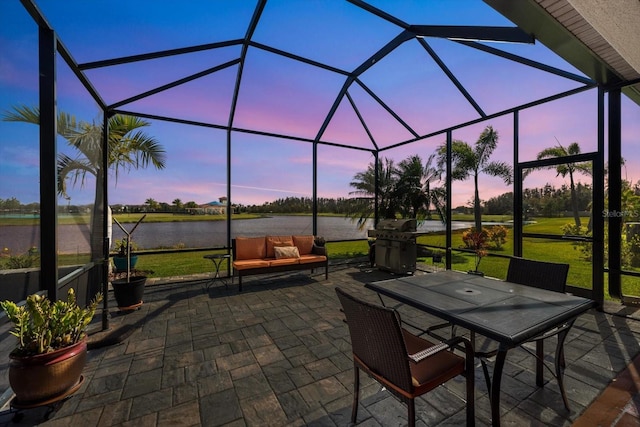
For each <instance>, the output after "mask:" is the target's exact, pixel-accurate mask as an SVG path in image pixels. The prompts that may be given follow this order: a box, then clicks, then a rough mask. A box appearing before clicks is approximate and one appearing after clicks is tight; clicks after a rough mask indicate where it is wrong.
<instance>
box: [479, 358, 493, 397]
mask: <svg viewBox="0 0 640 427" xmlns="http://www.w3.org/2000/svg"><path fill="white" fill-rule="evenodd" d="M480 363H481V364H482V372H483V373H484V381H485V382H486V383H487V393H488V394H489V399H491V377H490V376H489V368H488V367H487V361H486V360H484V358H480Z"/></svg>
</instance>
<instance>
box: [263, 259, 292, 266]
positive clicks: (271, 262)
mask: <svg viewBox="0 0 640 427" xmlns="http://www.w3.org/2000/svg"><path fill="white" fill-rule="evenodd" d="M296 264H298V258H280V259H272V260H269V267H276V266H278V265H296Z"/></svg>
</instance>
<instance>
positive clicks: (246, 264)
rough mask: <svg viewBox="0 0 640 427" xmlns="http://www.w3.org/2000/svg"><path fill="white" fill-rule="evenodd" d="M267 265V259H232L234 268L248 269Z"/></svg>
mask: <svg viewBox="0 0 640 427" xmlns="http://www.w3.org/2000/svg"><path fill="white" fill-rule="evenodd" d="M266 267H269V261H266V260H263V259H248V260H244V261H233V268H235V269H236V270H249V269H252V268H266Z"/></svg>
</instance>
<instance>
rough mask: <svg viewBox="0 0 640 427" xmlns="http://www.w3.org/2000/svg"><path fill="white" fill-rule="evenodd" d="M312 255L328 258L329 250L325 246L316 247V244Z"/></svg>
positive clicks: (312, 249)
mask: <svg viewBox="0 0 640 427" xmlns="http://www.w3.org/2000/svg"><path fill="white" fill-rule="evenodd" d="M311 253H312V254H314V255H324V256H327V248H326V247H324V246H316V244H315V243H314V244H313V247H312V248H311Z"/></svg>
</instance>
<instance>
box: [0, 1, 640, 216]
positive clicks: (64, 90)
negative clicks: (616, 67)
mask: <svg viewBox="0 0 640 427" xmlns="http://www.w3.org/2000/svg"><path fill="white" fill-rule="evenodd" d="M36 3H37V5H38V7H39V8H40V9H41V10H42V12H43V13H44V15H45V16H46V18H47V20H48V22H49V23H50V24H51V25H52V26H53V28H54V29H55V30H56V31H57V33H58V35H59V37H60V39H61V40H62V42H63V43H64V45H65V46H66V47H67V48H68V49H69V51H70V52H71V54H72V55H73V57H74V59H75V60H76V61H77V62H78V63H80V64H82V63H87V62H92V61H97V60H103V59H111V58H118V57H124V56H128V55H135V54H140V53H147V52H153V51H161V50H167V49H174V48H181V47H188V46H193V45H200V44H206V43H213V42H221V41H226V40H233V39H238V38H241V37H243V36H244V35H245V33H246V29H247V25H248V23H249V21H250V19H251V16H252V14H253V12H254V8H255V1H244V0H230V1H189V2H185V3H180V7H179V8H178V7H176V5H177V2H174V1H168V0H161V1H158V0H146V1H134V2H131V1H127V2H124V1H114V0H110V1H89V2H88V1H86V0H65V1H59V0H38V1H37V2H36ZM370 3H371V4H372V5H374V6H375V7H377V8H379V9H381V10H383V11H385V12H387V13H390V14H392V15H394V16H396V17H397V18H399V19H401V20H403V21H405V22H407V23H409V24H431V25H504V26H511V25H513V24H511V23H510V22H509V21H508V20H506V18H504V17H502V16H501V15H500V14H498V13H497V12H495V11H494V10H493V9H491V8H490V7H489V6H487V5H486V4H484V3H483V2H482V1H480V0H450V1H442V0H437V1H436V0H434V1H426V0H416V1H405V0H402V1H393V0H389V1H371V2H370ZM124 11H126V13H124ZM0 24H1V25H0V112H1V113H4V112H6V111H8V110H10V109H11V107H12V106H15V105H23V104H24V105H28V106H37V102H38V91H37V89H38V69H37V40H38V38H37V27H36V25H35V24H34V23H33V21H32V19H31V18H30V17H29V16H28V15H27V13H26V12H24V11H23V10H22V6H21V5H20V2H19V1H17V0H2V1H0ZM400 32H401V29H400V28H399V27H397V26H395V25H393V24H391V23H389V22H386V21H384V20H382V19H380V18H378V17H376V16H374V15H372V14H370V13H368V12H366V11H364V10H362V9H360V8H358V7H357V6H354V5H352V4H350V3H347V2H345V1H338V0H332V1H320V0H318V1H312V0H310V1H293V0H288V1H285V0H269V1H268V3H267V5H266V7H265V9H264V11H263V14H262V17H261V20H260V22H259V24H258V26H257V29H256V32H255V34H254V36H253V41H255V42H258V43H261V44H263V45H266V46H269V47H272V48H275V49H279V50H283V51H287V52H290V53H292V54H294V55H299V56H302V57H305V58H308V59H311V60H313V61H318V62H321V63H324V64H327V65H329V66H331V67H334V68H336V69H339V70H343V71H345V72H351V71H353V70H354V69H356V68H357V67H359V66H360V65H361V64H363V63H364V62H365V61H366V60H367V58H369V57H370V56H371V55H372V54H374V53H375V52H376V51H378V50H379V49H380V48H381V47H383V46H384V45H385V44H386V43H387V42H389V41H390V40H392V39H393V38H394V37H395V36H397V35H398V34H399V33H400ZM425 41H426V42H427V43H428V44H429V46H430V47H431V48H432V49H433V50H434V51H435V52H436V54H437V55H438V56H439V57H440V59H442V60H443V62H444V63H445V64H446V65H447V66H448V67H449V69H450V70H451V71H452V72H453V74H454V75H455V76H456V78H457V79H459V80H460V82H461V83H462V84H463V85H464V87H465V88H466V89H467V91H468V92H469V93H470V94H471V96H472V97H473V98H474V99H475V100H476V102H477V103H478V104H479V105H480V107H481V108H482V109H483V111H484V112H485V113H487V114H493V113H497V112H500V111H503V110H506V109H508V108H511V107H513V106H517V105H521V104H524V103H527V102H531V101H534V100H537V99H540V98H543V97H545V96H550V95H553V94H556V93H558V92H562V91H566V90H570V89H573V88H576V87H579V86H581V84H580V83H577V82H575V81H571V80H568V79H565V78H562V77H558V76H555V75H552V74H550V73H547V72H544V71H540V70H536V69H533V68H530V67H527V66H525V65H521V64H517V63H514V62H511V61H508V60H505V59H503V58H499V57H497V56H493V55H489V54H487V53H483V52H480V51H478V50H476V49H472V48H470V47H467V46H464V45H461V44H459V43H456V42H454V41H450V40H446V39H434V38H428V39H425ZM487 45H490V46H493V47H495V48H498V49H501V50H505V51H508V52H511V53H514V54H517V55H520V56H523V57H526V58H529V59H533V60H535V61H538V62H542V63H545V64H549V65H552V66H554V67H557V68H559V69H562V70H565V71H568V72H571V73H574V74H577V75H580V76H583V75H582V74H581V73H580V72H579V71H577V70H576V69H574V68H573V67H571V66H570V65H569V64H567V63H565V62H564V61H563V60H562V59H561V58H559V57H558V56H556V55H555V54H553V53H552V52H551V51H549V50H548V49H547V48H546V47H544V46H543V45H541V44H540V43H536V44H535V45H515V44H504V43H501V44H497V43H487ZM240 53H241V48H240V46H231V47H225V48H218V49H214V50H205V51H202V52H198V53H191V54H185V55H180V56H178V57H169V58H163V59H155V60H149V61H144V62H138V63H132V64H126V65H119V66H113V67H105V68H97V69H92V70H88V71H86V75H87V76H88V78H89V79H90V81H91V82H92V84H93V85H94V87H95V88H96V89H97V90H98V92H99V93H100V95H101V96H102V97H103V99H104V100H105V102H106V103H107V104H113V103H117V102H120V101H122V100H125V99H127V98H129V97H131V96H135V95H137V94H140V93H143V92H145V91H148V90H151V89H154V88H156V87H159V86H162V85H164V84H167V83H170V82H172V81H175V80H178V79H181V78H184V77H187V76H189V75H192V74H195V73H198V72H201V71H203V70H207V69H209V68H212V67H215V66H218V65H221V64H224V63H226V62H228V61H231V60H234V59H237V58H239V57H240ZM237 75H238V66H237V65H232V66H229V67H227V68H225V69H223V70H221V71H217V72H215V73H212V74H209V75H207V76H205V77H202V78H200V79H198V80H195V81H192V82H190V83H188V84H185V85H183V86H180V87H177V88H173V89H169V90H166V91H164V92H160V93H158V94H156V95H153V96H150V97H147V98H143V99H141V100H139V101H136V102H132V103H130V104H126V105H123V106H122V107H120V109H121V110H124V111H132V112H140V113H147V114H153V115H160V116H167V117H177V118H180V119H185V120H194V121H198V122H204V123H210V124H214V125H226V124H227V123H228V120H229V114H230V106H231V99H232V94H233V88H234V84H235V81H236V78H237ZM57 76H58V85H57V93H58V108H59V110H62V111H65V112H68V113H71V114H73V115H75V116H76V117H77V118H78V119H82V120H85V121H88V122H96V123H99V122H100V121H101V120H102V114H101V112H100V110H99V108H98V106H97V105H96V103H95V102H94V101H93V100H92V99H91V98H90V96H89V95H88V94H87V93H86V91H85V90H84V88H83V87H82V85H81V84H80V83H79V82H78V81H77V80H76V78H75V76H74V75H73V74H72V73H71V72H70V70H69V68H68V67H67V66H66V64H65V63H64V61H63V60H62V59H61V58H59V61H58V69H57ZM361 80H362V82H363V83H364V84H365V85H366V86H367V87H368V88H369V89H371V90H372V91H373V92H374V93H375V94H376V96H377V97H379V98H380V99H381V100H382V101H383V102H384V103H385V104H387V105H388V106H389V107H390V108H391V109H393V110H394V111H395V113H396V114H397V115H398V116H400V117H401V118H402V120H404V121H405V122H406V123H407V124H408V125H409V126H411V128H412V129H413V130H415V132H417V133H418V134H419V135H421V136H422V135H426V134H429V133H431V132H435V131H439V130H441V129H445V128H447V127H448V126H453V125H455V124H458V123H462V122H467V121H470V120H474V119H476V118H477V117H478V113H477V112H476V111H475V110H474V108H473V107H472V106H471V105H470V104H469V103H468V102H467V101H466V100H465V99H464V97H463V96H462V95H461V94H460V92H459V91H458V90H457V89H456V88H455V86H454V85H453V84H452V83H451V81H450V80H449V79H448V77H447V76H446V75H445V73H444V72H443V71H442V70H441V69H440V68H439V67H438V66H437V64H436V63H435V62H434V61H433V59H432V58H431V57H430V56H429V54H428V53H427V52H426V51H425V49H423V47H422V46H420V44H419V42H418V41H417V40H409V41H407V42H405V43H404V44H402V45H401V46H400V47H399V48H397V49H396V50H394V51H393V52H391V53H390V54H389V55H388V56H386V57H385V58H384V59H382V60H381V61H379V62H378V63H376V64H374V65H373V66H372V67H371V68H369V69H368V70H367V71H366V72H364V73H363V74H362V76H361ZM344 82H345V76H344V75H342V74H338V73H333V72H330V71H327V70H324V69H321V68H318V67H313V66H310V65H308V64H305V63H302V62H299V61H295V60H293V59H290V58H287V57H284V56H280V55H275V54H273V53H270V52H267V51H265V50H262V49H259V48H255V47H252V48H250V49H249V51H248V54H247V59H246V64H245V67H244V72H243V74H242V81H241V87H240V92H239V97H238V103H237V111H236V114H235V117H234V123H233V125H234V127H237V128H241V129H246V130H258V131H263V132H270V133H274V134H281V135H292V136H295V137H300V138H305V139H314V138H315V137H316V136H317V135H318V132H319V131H320V129H321V126H322V123H323V120H324V119H325V117H326V115H327V113H328V111H329V110H330V108H331V105H332V104H333V102H334V101H335V99H336V96H337V95H338V93H339V91H340V88H341V87H342V85H343V84H344ZM349 95H350V96H351V98H352V99H353V101H354V103H355V105H356V107H357V110H358V113H360V115H361V116H362V117H363V119H364V120H365V122H366V124H367V127H368V129H369V131H370V132H371V134H372V136H373V138H374V140H375V142H376V144H377V145H378V146H379V147H380V148H385V147H389V146H392V145H394V144H397V143H400V142H403V141H406V140H409V139H412V138H413V136H412V135H411V133H410V132H409V131H407V130H406V129H405V128H404V127H403V126H402V125H400V124H399V123H398V122H397V121H396V120H395V119H394V118H393V117H392V116H391V115H390V114H389V113H388V112H387V111H385V110H384V109H383V108H382V107H381V106H380V104H379V103H378V102H376V101H375V100H374V98H372V97H371V96H370V94H368V93H367V92H366V91H365V90H364V89H363V88H362V87H361V86H359V85H358V84H353V85H352V86H351V87H350V88H349ZM596 119H597V111H596V91H595V90H591V91H587V92H583V93H581V94H579V95H576V96H572V97H569V98H564V99H561V100H559V101H554V102H552V103H549V104H547V105H541V106H537V107H533V108H530V109H527V110H524V111H523V112H522V113H521V114H520V137H519V138H520V160H522V161H526V160H533V159H534V158H535V156H536V154H537V153H538V152H539V151H541V150H542V149H544V148H547V147H551V146H555V145H556V144H557V141H559V142H560V143H562V144H563V145H565V146H566V145H569V144H570V143H572V142H578V143H579V144H580V147H581V148H582V151H583V152H591V151H595V150H596V148H597V147H596V142H597V141H596V138H597V134H596V130H597V120H596ZM622 120H623V122H622V125H623V127H622V132H623V135H622V138H623V157H624V158H625V159H626V161H627V165H626V170H625V171H624V173H623V177H625V178H626V179H628V180H630V181H633V182H636V181H637V180H638V179H640V174H639V173H638V171H640V160H639V159H640V157H639V155H638V154H637V153H640V107H638V106H637V105H636V104H634V103H632V102H631V101H629V100H628V99H627V98H626V97H623V119H622ZM151 123H152V124H151V126H150V127H148V128H146V129H145V132H147V133H148V134H150V135H153V136H154V137H155V138H156V139H157V140H158V141H159V142H160V143H161V144H162V145H163V146H164V147H165V149H166V152H167V167H166V169H164V170H161V171H156V170H153V169H147V170H137V171H136V170H132V171H130V172H129V173H128V174H122V175H120V176H119V177H118V181H117V184H116V183H115V180H112V186H111V188H110V190H109V191H110V192H109V202H110V204H143V203H144V202H145V200H146V199H148V198H153V199H155V200H157V201H159V202H167V203H169V204H171V203H172V201H173V200H174V199H178V198H179V199H181V200H182V202H187V201H195V202H196V203H198V204H201V203H206V202H209V201H212V200H217V199H218V198H219V197H221V196H225V195H226V177H227V171H226V156H227V153H226V132H225V131H223V130H217V129H211V128H205V127H200V126H188V125H183V124H175V123H169V122H164V121H158V120H154V121H152V122H151ZM488 125H491V126H493V127H494V129H496V130H497V131H498V133H499V135H500V142H499V144H498V150H497V151H496V153H495V154H494V157H493V159H495V160H504V161H507V162H509V163H512V161H513V149H512V141H513V116H512V115H505V116H502V117H498V118H496V119H492V120H487V121H485V122H481V123H478V124H475V125H472V126H467V127H465V128H463V129H460V130H456V131H455V132H454V133H453V137H454V139H461V140H464V141H467V142H469V143H470V144H473V143H474V142H475V141H476V139H477V138H478V136H479V135H480V133H481V132H482V130H483V129H484V128H485V127H486V126H488ZM320 139H321V141H326V142H331V143H337V144H342V145H345V146H353V147H358V148H366V149H369V150H371V149H373V148H374V146H373V144H372V142H371V140H370V138H369V136H368V135H367V133H366V131H365V129H364V128H363V126H362V125H361V124H360V121H359V119H358V116H357V114H356V112H355V110H354V108H353V107H352V106H351V104H350V103H349V101H348V100H347V99H346V98H345V99H343V100H342V102H341V103H340V106H339V107H338V109H337V112H336V114H335V116H334V118H333V119H332V120H331V122H330V123H329V125H328V126H327V129H326V131H325V132H324V133H323V134H322V135H321V137H320ZM232 140H233V148H232V167H231V175H232V183H233V185H232V189H231V191H232V198H231V201H232V203H240V204H261V203H263V202H265V201H272V200H275V199H277V198H284V197H288V196H293V197H311V195H312V171H311V164H312V144H311V143H309V142H306V141H294V140H288V139H282V138H274V137H266V136H258V135H253V134H250V133H242V132H233V134H232ZM444 140H445V135H444V134H440V135H437V136H435V137H431V138H428V139H424V140H421V141H418V142H415V143H411V144H407V145H404V146H401V147H399V148H394V149H390V150H385V151H383V152H382V153H381V157H388V158H392V159H394V160H395V161H396V162H399V161H401V160H403V159H405V158H406V157H408V156H409V155H413V154H418V155H420V156H421V157H422V159H423V160H426V159H427V157H428V156H429V155H430V154H431V153H433V152H434V150H435V148H436V147H437V146H438V145H439V144H441V143H442V142H443V141H444ZM58 149H59V150H60V151H61V152H65V153H68V154H71V153H73V152H72V151H69V149H68V147H66V142H65V141H64V140H63V139H59V141H58ZM372 160H373V156H372V155H371V153H370V152H368V151H363V150H353V149H347V148H337V147H331V146H326V145H320V146H319V149H318V195H319V196H320V197H348V196H349V192H350V191H352V188H351V187H350V186H349V182H350V181H351V180H352V178H353V176H354V175H355V174H356V173H358V172H360V171H363V170H365V169H366V167H367V165H368V164H369V163H370V162H371V161H372ZM38 162H39V158H38V128H37V126H33V125H28V124H20V123H8V122H4V121H0V182H1V183H2V184H0V199H7V198H11V197H16V198H17V199H19V200H20V201H21V202H22V203H29V202H37V201H38V200H39V187H38V180H39V176H38V174H39V170H38ZM580 179H581V180H583V181H585V182H589V180H588V179H587V178H586V177H581V178H580ZM480 182H481V193H480V195H481V198H482V199H483V200H486V199H488V198H490V197H492V196H496V195H499V194H501V193H504V192H506V191H511V188H510V187H507V186H505V185H504V184H502V183H501V181H500V180H498V179H495V178H490V177H487V176H484V175H483V176H482V178H481V181H480ZM547 182H550V183H554V184H555V185H561V183H562V180H557V179H556V177H555V172H553V171H547V172H541V173H536V174H534V175H533V176H531V177H529V178H528V179H527V181H525V187H539V186H543V185H544V184H545V183H547ZM93 185H94V184H93V182H92V181H91V180H89V181H87V182H86V183H85V186H84V188H80V186H79V185H76V186H75V187H72V186H70V191H69V195H70V196H71V200H70V201H65V200H64V199H61V200H60V203H61V204H66V203H68V202H70V203H72V204H89V203H91V202H92V200H93ZM472 194H473V188H472V182H471V181H470V180H469V181H466V182H456V183H454V194H453V200H454V205H455V206H457V205H461V204H466V203H467V202H468V201H469V200H470V199H471V197H472Z"/></svg>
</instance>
